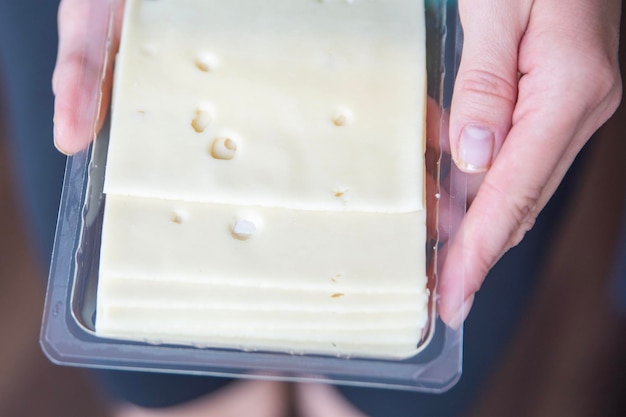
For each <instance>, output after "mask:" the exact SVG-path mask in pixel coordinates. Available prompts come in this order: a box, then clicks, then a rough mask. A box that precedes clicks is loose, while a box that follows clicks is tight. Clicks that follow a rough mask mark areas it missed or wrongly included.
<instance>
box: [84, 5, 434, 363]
mask: <svg viewBox="0 0 626 417" xmlns="http://www.w3.org/2000/svg"><path fill="white" fill-rule="evenodd" d="M424 48H425V41H424V10H423V2H422V1H419V0H385V1H383V0H354V1H345V0H325V1H320V0H264V1H259V0H233V1H228V2H224V1H217V0H159V1H154V2H152V1H141V0H127V4H126V16H125V23H124V32H123V37H122V44H121V49H120V53H119V56H118V59H117V63H116V73H115V87H114V97H113V102H112V129H111V136H110V144H109V151H108V157H107V167H106V177H105V192H106V203H105V212H104V220H103V228H102V243H101V253H100V270H99V281H98V297H97V317H96V334H98V335H100V336H103V337H113V338H122V339H132V340H144V341H148V342H150V343H177V344H187V345H195V346H200V347H205V346H207V347H227V348H241V349H246V350H249V349H263V350H272V351H284V352H304V353H321V354H335V355H336V354H338V355H355V354H357V355H361V356H370V357H385V358H403V357H407V356H410V355H411V354H413V353H414V352H415V351H416V349H417V346H418V345H419V343H420V340H421V338H422V335H423V332H424V328H425V326H426V325H427V323H428V308H427V306H428V300H429V292H428V290H427V277H426V259H425V247H426V226H425V223H426V212H425V209H424V202H423V200H424V198H423V196H424V189H423V181H424V179H423V172H424V155H423V154H424V133H423V132H424V103H425V94H426V93H425V82H424V80H425V50H424Z"/></svg>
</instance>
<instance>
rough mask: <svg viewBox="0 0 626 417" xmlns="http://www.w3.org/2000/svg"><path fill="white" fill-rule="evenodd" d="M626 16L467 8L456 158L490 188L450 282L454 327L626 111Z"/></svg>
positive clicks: (488, 1) (583, 9) (514, 3)
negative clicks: (625, 39)
mask: <svg viewBox="0 0 626 417" xmlns="http://www.w3.org/2000/svg"><path fill="white" fill-rule="evenodd" d="M620 8H621V2H620V1H619V0H604V1H596V0H568V1H562V0H460V1H459V15H460V19H461V23H462V25H463V28H464V37H465V39H464V45H463V53H462V59H461V63H460V67H459V72H458V75H457V79H456V84H455V89H454V95H453V99H452V106H451V110H450V127H449V136H450V147H451V152H452V157H453V159H454V161H455V162H456V164H457V166H458V167H459V168H460V169H462V170H464V171H466V172H468V173H482V175H483V177H484V178H482V182H480V185H479V186H478V190H477V192H476V193H475V197H474V196H473V194H474V192H473V191H471V192H470V194H471V196H472V197H473V198H472V200H471V205H470V206H469V209H468V211H467V215H466V216H465V218H464V219H463V221H462V223H461V226H460V230H459V233H458V235H457V236H459V239H457V240H455V241H454V242H453V243H452V244H451V246H450V248H449V249H448V256H447V258H446V262H445V264H444V267H443V271H442V274H441V280H440V285H439V295H440V302H439V313H440V315H441V317H442V319H443V320H444V321H446V322H447V323H449V324H451V325H452V326H454V327H456V326H458V325H460V322H461V321H462V320H464V319H465V317H466V315H467V313H468V312H469V309H470V307H471V304H472V302H473V299H474V294H475V293H476V292H477V291H478V290H479V289H480V286H481V285H482V283H483V281H484V279H485V276H486V275H487V272H488V271H489V270H490V269H491V267H492V266H493V265H494V264H495V263H496V262H497V261H498V259H500V257H501V256H502V255H503V254H504V253H505V252H506V251H507V250H508V249H510V248H511V247H513V246H515V245H517V244H518V243H519V242H520V241H521V240H522V238H523V236H524V234H525V233H526V232H527V231H528V230H530V229H531V228H532V226H533V224H534V221H535V219H536V217H537V215H538V214H539V212H540V211H541V210H542V209H543V207H544V206H545V205H546V203H547V202H548V200H549V199H550V197H551V196H552V194H553V193H554V191H555V190H556V188H557V186H558V184H559V183H560V182H561V180H562V179H563V176H564V175H565V173H566V171H567V169H568V168H569V166H570V165H571V164H572V162H573V160H574V158H575V157H576V155H577V154H578V152H579V151H580V150H581V148H582V147H583V145H584V144H585V143H586V142H587V141H588V140H589V138H590V137H591V136H592V134H593V133H594V132H595V131H596V130H597V129H598V128H599V127H600V126H601V125H602V124H603V123H604V122H605V121H606V120H607V119H608V118H609V117H610V116H611V115H612V114H613V113H614V112H615V110H616V109H617V106H618V105H619V102H620V100H621V94H622V85H621V78H620V73H619V65H618V55H617V52H618V42H619V23H620V22H619V21H620Z"/></svg>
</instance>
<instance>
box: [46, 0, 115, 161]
mask: <svg viewBox="0 0 626 417" xmlns="http://www.w3.org/2000/svg"><path fill="white" fill-rule="evenodd" d="M123 8H124V0H89V1H85V0H62V1H61V4H60V5H59V16H58V19H59V25H58V26H59V51H58V55H57V63H56V67H55V70H54V75H53V77H52V90H53V91H54V95H55V102H54V143H55V146H56V147H57V149H59V150H60V151H61V152H63V153H65V154H68V155H69V154H74V153H76V152H78V151H80V150H82V149H85V148H86V147H87V145H89V142H90V141H91V140H92V139H93V138H94V136H95V133H96V132H97V131H98V130H99V129H100V126H101V125H102V122H103V121H104V118H105V115H106V110H107V107H108V105H109V99H110V91H111V82H112V75H113V60H114V57H115V53H116V52H117V48H118V45H119V38H120V33H121V27H122V13H123Z"/></svg>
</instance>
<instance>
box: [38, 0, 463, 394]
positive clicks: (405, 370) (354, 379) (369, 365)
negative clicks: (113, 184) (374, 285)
mask: <svg viewBox="0 0 626 417" xmlns="http://www.w3.org/2000/svg"><path fill="white" fill-rule="evenodd" d="M416 1H421V0H416ZM424 6H425V11H426V14H425V16H426V32H427V34H426V42H427V48H426V54H427V79H428V81H427V90H428V96H429V100H430V101H431V103H430V104H429V106H428V109H427V127H426V130H427V136H428V141H427V142H428V146H427V148H428V149H427V153H426V171H427V173H426V175H429V176H432V178H434V179H436V181H431V185H427V187H426V202H427V205H426V206H427V208H428V210H427V216H428V218H429V221H428V222H427V223H428V224H429V225H430V226H429V230H428V236H429V239H428V240H427V247H426V248H425V250H426V258H427V260H428V262H427V269H428V271H427V273H428V288H429V290H430V294H431V296H430V298H429V304H428V306H429V307H428V310H429V319H428V325H427V326H426V328H425V331H424V332H423V334H422V335H421V340H420V343H419V344H418V345H417V346H416V347H415V353H414V354H413V355H412V356H411V357H409V358H405V359H398V360H392V359H379V358H371V357H370V358H361V357H357V356H352V357H347V356H345V355H338V356H333V355H324V354H297V353H293V352H270V351H256V350H249V349H245V350H243V349H226V348H211V347H206V346H192V345H190V346H185V345H176V344H166V343H163V344H156V343H148V342H141V341H128V340H121V339H113V338H103V337H99V336H97V335H96V333H95V314H96V299H97V288H98V270H99V256H100V239H101V232H102V221H103V211H104V206H105V204H106V198H105V195H104V194H103V184H104V173H105V166H106V157H107V149H108V145H109V141H108V140H109V123H108V122H107V123H105V125H104V127H103V128H102V129H101V131H100V132H99V134H98V135H97V138H96V140H95V141H94V142H93V144H92V145H91V147H90V148H89V149H87V150H85V151H83V152H80V153H78V154H76V155H74V156H71V157H69V158H68V163H67V168H66V174H65V181H64V187H63V195H62V199H61V206H60V212H59V218H58V225H57V235H56V240H55V246H54V252H53V258H52V264H51V268H50V278H49V283H48V290H47V296H46V305H45V309H44V318H43V325H42V332H41V339H40V341H41V344H42V347H43V350H44V352H45V353H46V354H47V356H48V357H49V358H50V360H52V361H53V362H55V363H57V364H62V365H73V366H83V367H94V368H109V369H123V370H143V371H157V372H169V373H188V374H195V375H213V376H229V377H242V378H268V379H274V380H290V381H318V382H330V383H335V384H351V385H360V386H371V387H386V388H395V389H406V390H415V391H423V392H443V391H446V390H447V389H449V388H450V387H451V386H453V385H454V383H455V382H456V381H457V380H458V378H459V377H460V375H461V368H462V329H452V328H450V327H448V326H447V325H446V324H444V323H443V322H442V321H441V320H440V319H439V318H438V317H437V311H436V299H437V275H438V271H439V269H440V267H441V265H442V264H443V262H445V259H442V257H443V256H444V255H443V254H444V253H445V251H443V252H441V254H440V253H439V252H438V250H437V249H438V248H441V247H442V246H443V245H445V244H446V241H443V238H438V236H440V234H439V230H445V231H446V233H445V239H446V240H450V239H454V237H455V232H456V231H457V229H458V225H459V222H460V219H461V217H462V214H463V213H464V211H465V201H466V189H465V180H464V177H463V175H462V174H461V173H460V172H459V171H458V170H456V169H454V167H453V164H452V162H451V158H450V156H449V155H448V154H447V153H446V152H445V151H444V150H443V149H446V146H443V145H442V141H443V140H447V134H445V129H446V128H447V126H445V124H444V120H445V117H444V116H443V115H444V114H445V112H446V111H447V109H446V103H447V102H449V92H450V91H451V86H452V84H451V83H452V80H453V74H454V72H455V69H456V68H455V64H456V62H457V60H458V43H459V42H457V39H456V37H455V36H446V35H447V34H452V35H454V33H458V27H457V19H456V9H455V8H453V7H451V6H449V5H448V2H446V1H445V0H440V1H437V0H426V1H425V2H424ZM444 62H445V63H446V65H444ZM446 75H447V76H446ZM427 184H428V182H427ZM432 184H436V185H432ZM444 196H445V197H444ZM444 204H445V205H446V206H445V207H444V206H443V205H444ZM449 213H456V214H455V215H449ZM435 225H436V226H435ZM441 236H443V235H441ZM438 255H440V256H439V259H437V257H438ZM461 304H462V303H459V305H461ZM294 350H295V351H297V349H294Z"/></svg>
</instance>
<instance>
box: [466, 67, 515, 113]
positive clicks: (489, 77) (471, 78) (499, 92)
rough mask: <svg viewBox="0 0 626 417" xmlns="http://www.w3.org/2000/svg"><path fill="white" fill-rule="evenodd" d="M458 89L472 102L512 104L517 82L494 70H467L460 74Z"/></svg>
mask: <svg viewBox="0 0 626 417" xmlns="http://www.w3.org/2000/svg"><path fill="white" fill-rule="evenodd" d="M457 89H458V91H459V92H460V93H461V94H463V96H464V97H465V99H466V100H470V101H472V102H473V103H472V104H478V105H481V106H489V107H490V108H493V107H492V106H494V105H499V106H503V105H505V106H511V107H512V106H514V105H515V103H516V101H517V84H516V83H514V82H512V81H510V80H508V79H507V78H505V77H503V76H501V75H498V74H496V73H495V72H491V71H485V70H478V69H474V70H469V71H466V72H465V73H463V74H460V77H459V81H458V83H457Z"/></svg>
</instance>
